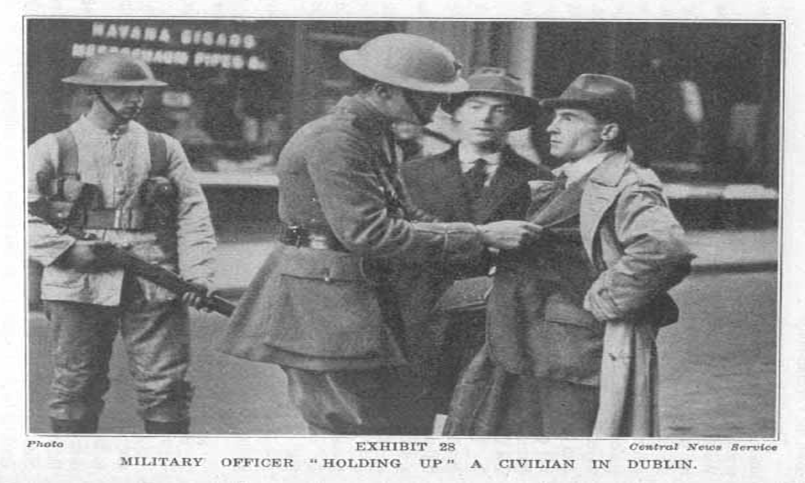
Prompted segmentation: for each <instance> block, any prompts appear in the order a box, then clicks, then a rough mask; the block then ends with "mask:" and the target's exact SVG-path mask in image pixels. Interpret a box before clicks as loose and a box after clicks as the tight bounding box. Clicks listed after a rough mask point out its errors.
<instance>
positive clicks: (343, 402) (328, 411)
mask: <svg viewBox="0 0 805 483" xmlns="http://www.w3.org/2000/svg"><path fill="white" fill-rule="evenodd" d="M340 59H341V61H342V62H343V63H344V64H346V66H347V67H349V68H350V69H351V70H352V71H353V72H354V73H355V74H356V75H357V82H356V83H357V92H356V93H355V95H353V96H347V97H344V98H342V99H341V100H340V101H339V102H338V104H337V105H336V106H335V109H334V110H333V112H332V113H331V114H329V115H326V116H324V117H322V118H320V119H318V120H315V121H313V122H311V123H309V124H307V125H306V126H304V127H302V128H301V129H300V130H299V131H298V132H297V133H296V134H295V135H294V136H293V137H292V138H291V139H290V140H289V142H288V144H287V145H286V146H285V148H284V149H283V151H282V153H281V155H280V159H279V165H278V175H279V215H280V218H281V220H282V222H283V224H284V233H283V235H282V240H281V241H282V244H281V245H280V247H279V248H278V249H277V250H275V251H273V252H272V253H271V254H270V255H269V257H268V259H267V260H266V262H265V264H264V265H263V267H262V268H261V269H260V270H259V271H258V273H257V275H256V277H255V279H254V280H253V281H252V283H251V284H250V286H249V288H248V289H247V291H246V293H245V294H244V296H243V297H242V298H241V301H240V304H239V306H238V308H237V310H236V311H235V314H234V315H233V318H232V321H231V325H230V327H229V329H228V331H227V333H226V335H225V338H224V341H223V345H222V350H223V351H224V352H226V353H229V354H232V355H235V356H238V357H242V358H246V359H251V360H255V361H260V362H268V363H274V364H279V365H280V366H281V367H282V368H283V369H284V371H285V373H286V376H287V378H288V387H289V393H290V397H291V400H292V401H293V403H294V404H295V405H296V406H297V407H298V409H299V411H300V412H301V414H302V417H303V418H304V420H305V421H306V423H307V424H308V427H309V431H310V432H311V433H317V434H430V432H431V428H432V424H433V416H434V411H433V407H432V402H431V401H429V400H428V398H427V397H426V394H425V393H426V390H425V381H424V379H425V377H424V376H423V375H422V374H421V373H420V372H419V371H418V370H417V368H419V367H421V365H420V364H419V362H421V354H422V352H423V350H425V347H426V346H427V344H428V341H427V338H426V337H425V336H423V334H425V333H426V332H425V331H424V328H423V325H424V324H425V322H426V321H425V320H423V319H420V318H419V317H418V314H420V313H422V311H420V310H418V309H419V307H418V306H421V305H426V304H427V303H428V302H427V300H428V299H427V297H424V298H422V299H419V303H417V300H418V295H422V294H420V293H419V292H418V291H417V290H418V287H408V286H405V285H404V284H400V283H399V281H398V280H397V279H396V278H395V267H399V266H400V265H407V264H422V265H431V266H432V265H439V264H445V263H449V262H451V261H461V260H472V259H475V257H477V256H478V255H479V254H480V253H481V251H482V250H483V249H484V248H485V247H486V246H493V247H497V248H499V249H510V248H514V247H516V246H518V245H519V244H520V243H521V242H522V241H523V240H525V239H527V238H530V237H531V236H535V234H536V232H537V231H538V230H539V227H537V226H536V225H532V224H529V223H526V222H522V221H506V220H504V221H499V222H496V223H490V224H486V225H481V226H478V225H475V224H472V223H440V222H437V221H435V219H433V218H431V217H428V216H426V215H424V214H423V213H422V212H421V211H419V210H417V209H415V208H414V207H413V206H411V204H410V203H409V202H408V198H407V194H406V192H405V190H404V186H403V184H402V182H401V180H400V176H399V173H398V163H399V159H398V155H397V151H398V150H397V149H396V146H395V139H394V135H393V131H392V129H391V127H392V124H393V123H394V122H395V121H407V122H412V123H416V124H424V123H426V122H428V121H429V119H430V117H431V115H432V114H433V112H434V110H435V109H436V107H437V106H438V105H439V103H440V102H441V101H442V99H443V97H444V96H446V95H447V94H450V93H457V92H461V91H463V90H465V89H466V82H465V81H464V80H462V79H461V78H460V77H459V72H458V70H459V69H458V65H457V64H456V61H455V59H454V57H453V55H452V54H451V53H450V51H448V50H447V49H446V48H445V47H443V46H442V45H440V44H438V43H436V42H433V41H430V40H428V39H425V38H422V37H418V36H415V35H409V34H389V35H383V36H380V37H377V38H374V39H372V40H370V41H368V42H367V43H365V44H364V45H363V46H361V47H360V48H359V49H358V50H350V51H346V52H342V53H341V55H340ZM424 295H428V294H424ZM415 309H416V310H415Z"/></svg>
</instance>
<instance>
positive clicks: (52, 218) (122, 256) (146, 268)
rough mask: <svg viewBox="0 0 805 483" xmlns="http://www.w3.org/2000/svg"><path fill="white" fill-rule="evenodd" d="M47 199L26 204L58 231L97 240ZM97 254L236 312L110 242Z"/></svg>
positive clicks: (229, 312)
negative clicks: (55, 208)
mask: <svg viewBox="0 0 805 483" xmlns="http://www.w3.org/2000/svg"><path fill="white" fill-rule="evenodd" d="M47 204H48V201H46V200H44V199H41V200H39V201H36V202H33V203H29V204H28V212H29V213H30V214H32V215H34V216H37V217H39V218H41V219H42V220H44V221H45V223H47V224H49V225H50V226H52V227H53V228H55V229H56V230H57V231H58V232H59V233H64V234H67V235H70V236H72V237H74V238H76V239H78V240H97V239H98V237H96V236H95V235H93V234H91V233H87V232H85V231H84V230H82V229H80V228H78V227H76V226H70V225H68V224H66V223H63V222H61V221H58V220H63V219H68V218H70V217H69V216H60V215H59V214H58V213H54V210H52V209H49V207H48V206H47ZM92 248H93V251H94V252H95V254H96V255H97V256H98V257H101V258H103V259H104V260H108V261H110V262H113V263H115V264H117V265H119V266H121V267H122V268H123V269H124V270H127V271H128V272H129V273H131V274H133V275H136V276H138V277H142V278H144V279H146V280H148V281H149V282H153V283H155V284H157V285H159V286H160V287H163V288H166V289H168V290H170V291H171V292H173V293H175V294H177V295H180V296H181V295H184V294H186V293H194V294H196V295H198V296H200V297H201V298H202V304H203V305H204V307H207V308H209V309H210V310H213V311H215V312H218V313H219V314H222V315H225V316H227V317H229V316H230V315H232V312H234V311H235V305H234V304H232V303H231V302H230V301H228V300H226V299H224V298H222V297H219V296H217V295H207V292H206V290H205V289H204V288H203V287H199V286H197V285H195V284H192V283H190V282H188V281H187V280H184V279H183V278H182V277H180V276H179V275H177V274H176V273H174V272H171V271H170V270H167V269H165V268H162V267H160V266H159V265H155V264H153V263H148V262H146V261H145V260H143V259H141V258H139V257H137V256H136V255H133V254H131V253H129V252H127V251H126V250H124V249H122V248H120V247H117V246H115V245H112V244H98V245H95V246H93V247H92Z"/></svg>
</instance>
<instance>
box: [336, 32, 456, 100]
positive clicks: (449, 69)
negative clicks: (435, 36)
mask: <svg viewBox="0 0 805 483" xmlns="http://www.w3.org/2000/svg"><path fill="white" fill-rule="evenodd" d="M339 58H340V59H341V62H343V63H344V64H346V66H347V67H349V68H350V69H352V70H354V71H355V72H357V73H359V74H361V75H364V76H366V77H368V78H370V79H374V80H377V81H380V82H385V83H386V84H390V85H393V86H397V87H402V88H405V89H410V90H414V91H422V92H436V93H441V94H453V93H457V92H462V91H464V90H466V89H467V82H466V81H465V80H464V79H462V78H461V77H460V76H459V72H460V70H461V64H459V63H458V62H456V59H455V57H454V56H453V53H452V52H450V51H449V50H448V49H447V48H446V47H445V46H443V45H442V44H439V43H437V42H434V41H433V40H430V39H426V38H424V37H420V36H418V35H411V34H399V33H398V34H386V35H381V36H379V37H375V38H373V39H372V40H370V41H368V42H366V43H365V44H363V45H362V46H361V47H360V48H359V49H358V50H347V51H344V52H341V54H340V55H339Z"/></svg>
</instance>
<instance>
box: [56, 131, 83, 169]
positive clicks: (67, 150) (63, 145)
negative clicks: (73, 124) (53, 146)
mask: <svg viewBox="0 0 805 483" xmlns="http://www.w3.org/2000/svg"><path fill="white" fill-rule="evenodd" d="M55 136H56V143H57V144H58V146H59V167H58V169H57V170H56V174H57V176H68V175H73V176H76V177H77V176H78V145H77V144H76V142H75V137H74V136H73V133H72V131H70V128H67V129H63V130H61V131H59V132H57V133H56V134H55Z"/></svg>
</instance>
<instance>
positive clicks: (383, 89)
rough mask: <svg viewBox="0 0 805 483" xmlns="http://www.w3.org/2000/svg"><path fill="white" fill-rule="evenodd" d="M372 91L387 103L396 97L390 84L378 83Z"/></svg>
mask: <svg viewBox="0 0 805 483" xmlns="http://www.w3.org/2000/svg"><path fill="white" fill-rule="evenodd" d="M372 91H374V93H375V95H376V96H377V97H379V98H380V99H383V100H386V101H387V100H389V99H391V98H392V97H393V95H394V91H393V87H392V86H390V85H388V84H383V83H382V82H378V83H377V84H375V85H374V86H372Z"/></svg>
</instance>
